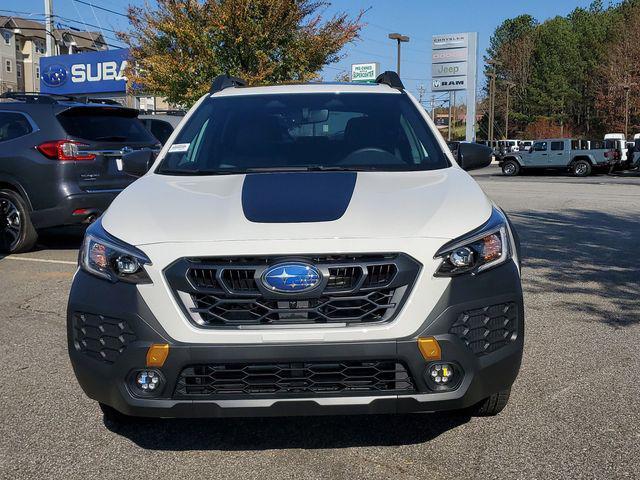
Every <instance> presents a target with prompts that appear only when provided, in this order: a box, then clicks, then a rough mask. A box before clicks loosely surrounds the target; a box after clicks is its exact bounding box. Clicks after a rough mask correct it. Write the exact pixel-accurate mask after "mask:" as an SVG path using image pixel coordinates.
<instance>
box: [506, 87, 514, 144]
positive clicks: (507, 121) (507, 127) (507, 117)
mask: <svg viewBox="0 0 640 480" xmlns="http://www.w3.org/2000/svg"><path fill="white" fill-rule="evenodd" d="M504 84H505V85H506V87H507V106H506V110H505V114H504V139H505V140H506V139H507V138H508V137H509V92H510V90H511V89H512V88H513V87H515V86H516V84H515V83H513V82H504Z"/></svg>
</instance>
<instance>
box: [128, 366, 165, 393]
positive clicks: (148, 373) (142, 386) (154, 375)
mask: <svg viewBox="0 0 640 480" xmlns="http://www.w3.org/2000/svg"><path fill="white" fill-rule="evenodd" d="M135 383H136V387H138V389H139V390H140V391H141V392H143V393H147V394H152V393H155V392H156V391H159V390H160V387H161V386H162V377H161V376H160V372H157V371H155V370H141V371H139V372H138V373H137V374H136V380H135Z"/></svg>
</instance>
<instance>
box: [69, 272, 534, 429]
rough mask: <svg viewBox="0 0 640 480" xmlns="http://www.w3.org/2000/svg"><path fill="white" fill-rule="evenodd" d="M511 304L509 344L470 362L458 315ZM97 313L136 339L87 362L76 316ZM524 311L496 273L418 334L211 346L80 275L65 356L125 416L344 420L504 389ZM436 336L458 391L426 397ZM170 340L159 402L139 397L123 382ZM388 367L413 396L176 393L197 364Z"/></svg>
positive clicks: (467, 401) (449, 296)
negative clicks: (429, 345) (404, 379)
mask: <svg viewBox="0 0 640 480" xmlns="http://www.w3.org/2000/svg"><path fill="white" fill-rule="evenodd" d="M510 302H513V303H514V304H515V306H516V309H517V315H514V317H513V318H514V321H515V322H516V323H517V325H514V326H513V327H514V332H516V334H515V335H514V336H513V337H512V338H511V341H510V342H508V343H507V344H505V345H504V346H501V347H500V348H499V349H497V350H495V351H492V352H490V353H487V354H484V355H476V354H475V353H474V351H473V350H472V349H471V348H469V347H468V346H467V345H466V344H465V342H463V341H462V340H461V338H460V337H459V336H458V335H456V334H453V333H451V332H450V328H451V326H452V325H453V324H454V322H455V321H456V320H457V319H458V318H459V315H460V313H461V312H463V311H468V310H475V309H480V308H483V307H485V306H487V305H495V304H501V303H510ZM77 312H85V313H93V314H100V315H103V316H107V317H109V318H114V319H122V320H123V321H126V322H127V325H128V326H130V327H131V329H132V330H133V333H134V334H135V338H136V340H135V341H133V342H132V343H130V344H127V345H126V348H124V349H122V351H121V352H119V353H118V355H117V356H114V358H110V360H113V361H112V362H105V361H101V360H100V359H99V358H96V357H95V356H89V355H87V354H85V353H83V352H82V351H81V350H80V349H78V348H77V347H76V345H77V343H76V341H75V338H74V335H75V333H74V321H73V319H74V315H75V314H76V313H77ZM523 317H524V309H523V302H522V292H521V290H520V284H519V277H518V275H517V271H516V266H515V265H514V264H513V263H510V264H508V265H505V266H503V267H498V268H496V269H494V270H493V271H490V272H487V273H485V274H483V275H482V278H481V279H480V281H478V280H477V278H469V279H456V280H455V282H452V284H451V286H450V288H449V289H448V290H447V291H446V292H445V294H443V296H442V298H441V299H440V301H439V302H438V305H436V307H435V308H434V310H433V312H431V314H429V315H428V316H427V318H426V319H425V322H424V323H423V325H422V326H421V327H420V329H419V330H418V331H417V332H416V334H415V335H414V336H411V337H408V338H403V339H398V340H391V341H378V342H355V343H347V342H344V343H316V344H252V345H246V344H243V345H230V344H224V345H209V344H184V343H180V342H176V341H175V340H173V339H171V338H170V337H169V336H168V335H167V334H166V332H165V331H164V330H163V329H162V326H161V325H160V324H159V323H158V321H157V320H156V319H155V318H154V316H153V314H152V313H151V311H150V310H149V308H148V307H147V305H146V304H145V303H144V301H143V300H142V298H141V297H140V295H139V294H138V292H137V289H136V287H135V286H134V285H130V284H123V283H117V284H111V283H108V282H106V281H103V280H100V279H98V278H95V277H92V276H89V275H88V274H86V273H84V272H82V271H80V272H78V273H77V275H76V277H75V280H74V284H73V286H72V291H71V296H70V300H69V310H68V324H69V328H68V336H69V354H70V358H71V363H72V365H73V368H74V371H75V374H76V377H77V379H78V382H79V383H80V385H81V386H82V388H83V390H84V391H85V393H86V394H87V395H88V396H89V397H90V398H92V399H94V400H97V401H99V402H101V403H104V404H107V405H110V406H112V407H114V408H115V409H117V410H119V411H120V412H122V413H125V414H129V415H134V416H142V417H237V416H242V417H247V416H280V415H286V416H291V415H343V414H349V415H351V414H368V413H409V412H432V411H440V410H455V409H461V408H466V407H469V406H472V405H474V404H476V403H477V402H480V401H481V400H483V399H485V398H487V397H489V396H490V395H492V394H494V393H497V392H500V391H503V390H505V389H508V388H510V386H511V385H512V384H513V382H514V381H515V379H516V376H517V374H518V371H519V368H520V363H521V359H522V350H523V344H524V323H523ZM419 336H434V337H435V338H436V339H437V340H438V342H439V344H440V347H441V350H442V361H443V362H447V361H449V362H454V363H455V364H456V366H458V367H459V368H460V371H461V372H463V374H462V378H460V379H459V380H460V381H459V382H455V386H456V388H455V389H454V390H450V391H437V392H436V391H432V390H431V389H430V388H429V385H428V384H427V382H426V380H425V374H426V370H427V368H428V366H429V364H428V363H427V362H425V360H424V359H423V357H422V355H421V354H420V351H419V349H418V345H417V341H416V339H417V337H419ZM153 343H169V344H170V351H169V356H168V358H167V361H166V363H165V364H164V366H163V367H162V368H161V372H162V375H163V377H164V378H165V379H166V383H165V384H164V385H163V387H162V388H160V389H159V390H158V393H157V397H156V398H149V396H145V397H143V396H142V395H137V394H136V392H135V388H133V387H132V385H131V384H130V383H129V381H128V379H131V375H132V372H135V371H136V370H137V369H144V368H145V364H146V353H147V349H148V347H149V346H150V345H151V344H153ZM371 360H375V361H391V362H398V363H400V364H402V365H404V366H406V369H407V371H408V372H409V374H410V377H411V379H412V381H413V387H414V391H413V392H412V393H410V394H405V393H404V392H375V391H374V392H372V391H366V392H353V391H344V392H315V393H314V394H310V393H309V392H305V391H300V392H291V391H289V392H276V393H256V392H240V394H239V393H238V392H217V393H216V394H215V395H208V396H207V397H206V398H201V399H200V398H180V397H179V396H176V393H175V392H176V388H177V384H178V381H179V378H180V374H181V372H182V371H183V370H184V369H185V368H188V367H190V366H193V365H208V364H264V363H270V364H271V363H289V364H297V363H301V364H304V363H305V362H307V363H313V362H319V363H322V362H347V363H348V362H364V361H371Z"/></svg>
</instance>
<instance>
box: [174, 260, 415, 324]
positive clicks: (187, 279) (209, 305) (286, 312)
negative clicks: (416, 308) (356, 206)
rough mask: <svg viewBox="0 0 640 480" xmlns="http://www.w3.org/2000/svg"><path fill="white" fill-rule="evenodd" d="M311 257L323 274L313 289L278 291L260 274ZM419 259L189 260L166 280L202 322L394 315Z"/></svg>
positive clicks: (328, 320) (334, 320)
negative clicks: (318, 284) (264, 280)
mask: <svg viewBox="0 0 640 480" xmlns="http://www.w3.org/2000/svg"><path fill="white" fill-rule="evenodd" d="M287 261H292V262H294V261H295V262H306V263H308V264H311V265H313V266H315V267H316V268H317V269H318V270H319V271H320V272H321V275H322V277H323V281H322V283H321V284H320V286H319V287H318V288H316V289H314V290H312V291H311V292H307V293H298V292H291V293H275V292H272V291H268V290H267V289H266V288H264V287H263V286H262V284H261V278H262V274H263V273H264V272H265V270H266V269H268V268H269V267H270V266H271V265H275V264H279V263H282V262H287ZM419 269H420V264H419V263H418V262H416V261H415V260H413V259H412V258H410V257H408V256H407V255H404V254H386V255H359V256H326V255H325V256H309V257H295V258H287V257H284V258H283V257H233V258H227V257H225V258H210V259H207V258H204V259H203V258H186V259H181V260H178V261H177V262H175V263H174V264H173V265H171V266H170V267H169V268H168V269H167V271H166V272H165V274H166V277H167V280H168V282H169V284H170V285H171V287H172V288H173V290H174V292H175V294H176V297H177V298H178V300H179V301H180V303H181V304H182V306H183V308H184V310H185V312H186V313H187V315H188V316H189V318H191V319H192V320H193V322H194V323H195V324H196V325H198V326H202V327H210V328H225V327H232V328H238V327H242V326H254V327H259V326H268V325H278V324H280V325H291V324H293V325H295V324H334V325H335V324H344V325H352V324H358V323H375V322H385V321H390V320H392V319H393V317H394V316H395V314H396V313H397V312H398V311H399V309H400V308H401V306H402V304H403V302H404V301H405V300H406V297H407V296H408V294H409V292H410V290H411V287H412V285H413V283H414V281H415V279H416V277H417V275H418V272H419Z"/></svg>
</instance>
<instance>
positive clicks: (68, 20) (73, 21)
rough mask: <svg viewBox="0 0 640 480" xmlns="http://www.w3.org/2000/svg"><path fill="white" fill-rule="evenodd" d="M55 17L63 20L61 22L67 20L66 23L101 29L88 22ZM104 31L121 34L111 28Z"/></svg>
mask: <svg viewBox="0 0 640 480" xmlns="http://www.w3.org/2000/svg"><path fill="white" fill-rule="evenodd" d="M54 16H55V17H56V18H59V19H61V20H65V21H67V22H72V23H78V24H81V25H84V26H85V27H92V28H97V29H100V26H98V25H93V24H91V23H87V22H80V21H78V20H75V19H73V18H67V17H61V16H60V15H54ZM104 30H106V31H107V32H111V33H116V34H118V33H120V32H118V31H117V30H111V29H110V28H104Z"/></svg>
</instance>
